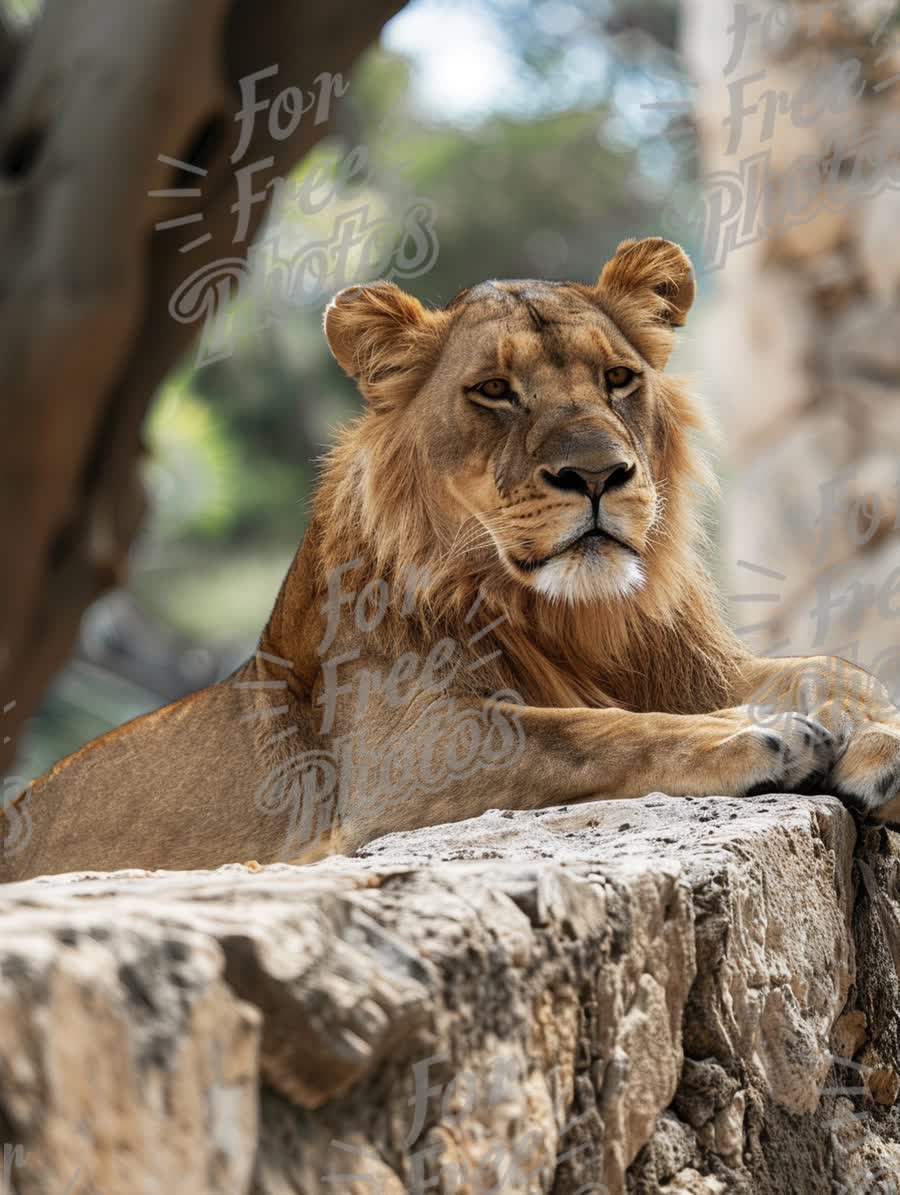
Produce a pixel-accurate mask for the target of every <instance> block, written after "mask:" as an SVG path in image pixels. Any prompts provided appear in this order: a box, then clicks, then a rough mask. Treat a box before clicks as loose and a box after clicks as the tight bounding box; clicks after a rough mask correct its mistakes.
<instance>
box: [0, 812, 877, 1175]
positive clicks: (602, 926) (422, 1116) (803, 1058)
mask: <svg viewBox="0 0 900 1195" xmlns="http://www.w3.org/2000/svg"><path fill="white" fill-rule="evenodd" d="M898 893H900V837H898V836H897V835H895V834H893V833H892V832H890V831H887V830H885V829H882V828H873V827H868V826H866V827H863V828H862V829H860V830H858V829H857V827H856V826H855V824H854V821H853V819H852V818H851V817H850V815H849V814H848V813H847V812H846V811H845V810H844V809H843V808H842V807H841V806H840V805H839V804H838V803H837V802H836V801H833V800H830V799H827V798H820V799H814V800H805V799H801V798H796V797H778V796H772V797H760V798H756V799H753V800H746V801H735V800H724V799H723V800H676V799H670V798H665V797H653V798H649V799H647V800H645V801H641V802H637V801H629V802H608V803H598V804H587V805H580V806H575V807H569V808H568V809H553V810H547V811H543V812H539V813H499V812H497V813H490V814H487V815H485V816H484V817H482V818H479V819H478V820H476V821H471V822H465V823H460V824H458V825H454V826H443V827H438V828H434V829H428V830H422V831H417V832H415V833H411V834H404V835H395V836H392V837H390V838H385V839H382V840H380V841H379V842H376V843H373V844H372V845H371V846H370V847H369V848H368V849H367V850H366V852H365V853H364V855H363V857H361V858H357V859H333V860H329V861H327V862H326V863H323V864H319V865H317V866H315V867H310V868H305V869H296V868H290V867H287V866H275V867H269V868H265V869H261V870H258V871H254V870H251V869H248V868H244V867H238V866H233V867H227V868H223V869H221V870H220V871H218V872H198V873H190V874H182V873H155V874H146V873H118V874H117V875H114V876H101V877H68V878H56V879H46V880H36V881H32V882H30V883H27V884H20V885H10V886H8V887H6V888H2V889H0V927H2V930H0V1138H2V1142H3V1144H4V1146H5V1153H4V1175H3V1180H2V1181H3V1183H4V1184H5V1186H2V1187H0V1190H3V1191H15V1192H17V1193H18V1195H56V1193H57V1192H60V1193H62V1192H68V1193H69V1195H86V1193H88V1192H96V1193H97V1195H120V1193H121V1195H126V1193H127V1195H135V1193H143V1192H148V1193H151V1192H152V1193H154V1195H155V1193H157V1192H165V1193H166V1195H170V1193H173V1192H185V1193H190V1195H204V1193H206V1192H209V1193H210V1195H211V1193H212V1192H215V1193H216V1195H230V1193H235V1195H237V1193H239V1192H241V1193H243V1192H247V1193H250V1195H290V1193H294V1192H303V1193H308V1192H320V1191H321V1192H345V1193H347V1195H357V1193H359V1195H361V1193H363V1192H370V1191H372V1192H383V1193H384V1195H393V1193H397V1195H402V1193H403V1192H410V1191H421V1192H428V1191H435V1192H439V1193H442V1195H450V1193H451V1192H453V1193H458V1195H463V1193H464V1192H465V1193H468V1195H486V1193H487V1192H500V1191H504V1192H509V1193H520V1195H526V1193H528V1195H531V1193H536V1192H553V1193H554V1195H576V1193H578V1195H615V1193H618V1192H624V1191H633V1192H646V1193H651V1192H663V1193H665V1195H688V1193H692V1195H693V1193H708V1195H717V1193H719V1192H732V1191H735V1192H748V1193H750V1192H752V1193H762V1195H765V1193H767V1192H773V1193H774V1192H778V1193H781V1192H784V1191H791V1192H793V1193H795V1195H804V1193H807V1192H809V1193H819V1192H822V1193H824V1192H828V1193H833V1192H847V1193H849V1192H854V1193H855V1192H876V1191H877V1192H885V1193H888V1192H897V1191H898V1190H900V1185H898V1178H897V1176H898V1175H900V1115H898V1111H897V1107H896V1104H895V1101H896V1100H897V1095H898V1090H900V999H898V967H900V904H898V901H897V894H898Z"/></svg>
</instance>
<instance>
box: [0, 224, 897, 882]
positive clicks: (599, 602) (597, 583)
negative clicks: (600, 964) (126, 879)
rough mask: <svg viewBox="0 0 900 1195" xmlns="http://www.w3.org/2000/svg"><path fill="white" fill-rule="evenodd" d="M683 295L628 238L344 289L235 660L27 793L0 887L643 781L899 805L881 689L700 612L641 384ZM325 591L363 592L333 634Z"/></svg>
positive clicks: (675, 395)
mask: <svg viewBox="0 0 900 1195" xmlns="http://www.w3.org/2000/svg"><path fill="white" fill-rule="evenodd" d="M693 297H694V279H693V273H692V270H691V266H690V263H689V261H688V259H687V257H686V256H685V254H684V253H683V251H682V250H681V249H680V248H678V246H676V245H673V244H671V243H670V242H668V241H663V240H661V239H659V238H650V239H649V240H645V241H639V242H633V241H629V242H625V243H624V244H623V245H622V246H620V248H619V250H618V252H617V254H616V255H615V257H614V258H613V259H612V260H611V261H610V262H609V263H607V265H606V266H605V267H604V269H603V271H602V273H601V275H600V279H599V281H598V283H597V285H596V286H595V287H588V286H584V285H581V284H574V283H573V284H566V285H560V284H549V283H541V282H533V281H523V282H506V283H485V284H482V285H481V286H479V287H476V288H474V289H472V290H469V291H466V292H463V293H462V294H461V295H459V296H457V297H456V299H454V300H453V301H452V302H451V303H450V304H449V305H448V306H447V307H446V308H443V309H439V310H427V309H425V308H424V307H423V306H422V305H421V304H420V303H419V302H418V301H417V300H416V299H414V298H412V297H411V296H409V295H405V294H404V293H403V292H402V291H400V290H399V289H398V288H397V287H395V286H391V285H389V284H374V285H371V286H361V287H352V288H349V289H348V290H346V291H344V292H342V293H341V294H340V295H339V296H337V298H336V299H335V301H334V302H333V303H332V304H331V305H330V307H329V309H328V312H327V313H326V322H325V331H326V336H327V337H328V340H329V344H330V346H331V349H332V351H333V353H334V355H335V357H336V359H337V360H338V362H339V363H340V364H341V366H342V367H343V368H344V369H345V370H346V372H347V373H348V374H349V375H350V376H351V377H353V378H354V380H355V381H356V382H357V384H358V386H359V389H360V392H361V393H362V395H363V397H364V398H365V399H366V402H367V411H366V414H365V415H363V416H362V418H360V419H359V420H358V421H356V422H355V423H354V424H353V425H351V426H350V427H348V428H347V429H346V430H345V431H344V433H343V434H342V436H341V437H340V440H339V443H338V445H337V447H336V448H335V449H334V450H333V452H332V453H331V454H330V456H329V458H328V460H327V462H326V464H325V466H324V470H323V476H322V480H321V483H320V485H319V488H318V491H317V494H316V498H315V504H314V511H313V517H312V520H311V523H310V527H309V529H308V532H307V534H306V537H305V539H304V542H303V544H302V545H301V547H300V549H299V551H298V553H297V556H296V558H295V560H294V562H293V564H292V566H291V568H290V570H289V572H288V575H287V577H286V578H285V581H284V583H283V585H282V587H281V590H280V593H279V595H278V598H277V601H276V603H275V607H274V609H273V612H272V615H271V617H270V619H269V622H268V624H267V626H266V628H265V629H264V631H263V633H262V635H261V637H260V642H259V650H258V652H257V653H256V654H255V655H254V657H253V658H252V659H251V660H249V661H248V662H247V663H246V664H245V665H244V666H243V667H242V668H241V669H239V670H238V671H237V672H236V673H235V674H234V676H232V677H230V678H228V680H227V681H225V682H222V683H221V684H219V685H215V686H212V687H211V688H209V689H207V690H203V691H202V692H200V693H198V694H194V695H193V696H192V697H189V698H187V699H186V700H184V701H182V702H178V703H176V704H175V705H173V706H170V707H167V708H166V709H164V710H161V711H159V712H157V713H156V714H152V715H149V716H148V717H146V718H141V719H137V720H136V721H134V722H132V723H129V724H128V725H127V726H125V727H123V728H120V729H119V730H118V731H114V732H113V733H112V734H110V735H107V736H104V737H103V738H101V739H99V740H97V741H96V742H95V743H92V744H89V745H88V746H87V747H85V748H84V749H83V750H82V751H80V752H78V753H76V754H75V755H74V756H72V757H70V759H68V760H64V761H63V762H62V763H61V764H59V765H57V767H56V768H54V769H53V771H52V772H50V773H49V775H48V776H47V777H45V778H44V779H43V780H41V781H38V782H37V783H36V784H35V785H34V786H33V787H32V788H31V789H30V790H29V791H28V792H27V793H26V794H24V795H23V797H22V798H20V800H19V801H18V802H17V803H16V804H15V805H14V807H13V809H12V810H11V811H10V812H9V813H8V815H7V818H6V820H5V825H4V838H3V843H4V849H3V855H2V858H0V879H3V880H12V879H22V878H25V877H28V876H32V875H35V874H39V873H42V872H57V871H71V870H83V869H104V870H111V869H115V868H122V867H145V868H154V867H167V868H194V867H209V866H216V865H219V864H221V863H225V862H230V861H240V860H246V859H251V858H252V859H256V860H258V861H260V862H268V861H271V860H275V859H289V860H301V861H308V860H310V859H314V858H318V857H321V856H322V855H324V854H327V853H329V852H331V851H335V850H343V851H352V850H355V849H357V848H358V847H359V846H361V845H362V844H364V843H366V842H368V841H370V840H371V839H372V838H374V837H377V836H378V835H380V834H384V833H387V832H390V831H394V830H403V829H410V828H413V827H416V826H421V825H427V824H436V823H440V822H446V821H452V820H458V819H461V818H465V817H472V816H477V815H478V814H480V813H483V812H484V811H485V810H487V809H490V808H493V807H501V808H538V807H541V806H545V805H550V804H555V803H560V802H565V801H580V800H588V799H598V798H606V799H612V798H620V797H640V796H642V795H645V794H646V793H648V792H652V791H664V792H668V793H670V794H673V795H683V794H691V793H695V794H698V795H731V796H740V795H743V794H746V793H748V792H753V791H758V790H760V789H764V790H767V791H769V790H771V791H781V792H806V791H829V792H836V793H839V794H840V795H842V796H844V797H845V798H846V799H848V800H849V801H850V802H851V803H853V804H855V805H856V806H857V807H859V808H860V809H863V810H865V811H866V812H876V811H877V812H878V814H879V816H883V817H890V816H892V815H894V814H895V813H896V812H898V808H900V802H898V801H897V794H898V792H900V722H898V714H897V711H896V709H895V708H894V706H893V705H892V704H891V702H890V700H889V698H888V695H887V694H886V693H885V691H884V690H883V688H882V687H881V686H880V685H878V684H877V682H876V681H874V680H873V679H872V678H870V677H868V676H867V675H866V674H865V673H863V672H861V670H859V669H855V668H853V667H852V666H851V665H849V664H845V663H844V662H842V661H834V660H828V659H823V658H817V659H814V660H766V659H760V658H757V657H754V656H752V655H751V654H750V653H749V652H748V651H747V649H746V648H745V647H744V646H743V645H742V644H741V643H740V642H739V641H738V640H737V639H736V637H735V636H734V635H733V633H732V632H731V631H730V630H729V628H728V626H727V624H726V622H725V620H724V618H723V615H722V612H721V609H720V604H719V598H718V595H717V594H716V592H715V588H714V586H713V584H712V582H711V580H710V578H709V575H708V573H707V571H706V569H705V566H704V563H703V559H704V556H705V554H706V552H707V550H708V544H707V542H706V537H705V532H704V519H703V512H704V501H705V498H704V495H705V494H708V492H709V490H710V489H711V488H712V487H713V485H714V482H713V479H712V474H711V471H710V469H709V466H708V464H707V463H706V462H705V460H704V459H703V457H702V455H701V453H700V452H699V450H698V448H697V444H696V438H697V434H698V433H699V432H700V431H701V430H702V427H703V420H702V416H701V414H700V411H699V409H698V407H697V406H696V404H695V402H694V401H693V399H692V398H691V397H690V395H689V394H688V392H687V390H686V388H685V387H684V386H683V385H682V384H680V383H679V382H678V381H677V380H674V379H672V378H670V377H668V376H667V375H666V374H665V373H664V370H665V367H666V364H667V361H668V358H669V355H670V353H671V350H672V347H673V344H674V336H675V329H676V328H677V327H680V326H681V325H682V324H683V323H684V321H685V319H686V316H687V313H688V310H689V308H690V306H691V303H692V301H693ZM623 379H624V380H623ZM486 381H491V382H492V383H493V384H492V385H491V386H490V387H488V388H487V389H485V386H484V383H485V382H486ZM504 387H505V389H504ZM497 395H500V396H501V397H499V398H497V397H496V396H497ZM336 576H338V577H340V578H343V580H342V582H341V587H340V588H341V589H344V587H346V589H347V590H348V591H349V592H350V593H352V594H353V595H354V596H355V595H359V594H361V593H363V592H369V594H370V601H369V603H368V605H367V604H366V603H365V602H363V603H362V605H361V606H360V605H355V604H354V602H353V601H347V602H345V603H343V604H342V603H339V604H338V607H337V609H338V610H339V612H340V617H339V618H337V619H335V618H334V614H335V606H334V600H333V599H334V594H335V592H336V587H335V577H336ZM366 587H368V590H367V589H366ZM379 595H381V597H384V595H387V597H386V599H385V600H384V602H383V608H381V609H378V610H376V613H377V617H370V615H371V608H372V605H373V603H374V605H375V606H376V607H377V605H378V602H379V600H380V597H379ZM401 595H402V597H403V600H401ZM548 595H549V596H548ZM442 645H443V646H442ZM448 645H449V646H448ZM442 652H443V653H444V656H442V655H441V653H442ZM445 657H446V658H445ZM444 658H445V663H446V667H447V675H446V677H444V678H443V679H442V680H441V682H440V683H429V681H428V679H427V678H430V679H431V680H433V677H432V676H431V674H430V673H429V668H430V667H431V663H430V662H431V661H432V660H433V659H435V660H439V659H444ZM448 661H449V662H448ZM451 663H452V668H451V667H450V664H451ZM441 666H442V667H443V666H444V665H441ZM339 669H340V674H341V684H340V685H338V684H337V680H336V677H337V675H338V670H339ZM329 678H330V679H329ZM401 680H402V681H403V684H405V685H406V689H405V690H403V691H404V692H405V694H406V696H405V697H404V699H403V700H402V701H401V700H398V699H397V694H398V693H400V692H401V690H402V689H403V685H401V683H400V681H401ZM392 686H393V687H392ZM332 698H333V700H332ZM751 703H764V704H765V706H766V711H765V712H760V711H759V710H757V711H755V712H754V710H753V709H751V708H748V707H749V706H750V705H751ZM457 734H459V735H461V738H460V740H459V741H460V743H462V744H463V747H459V748H458V746H457V740H456V738H454V737H453V736H454V735H457ZM473 734H474V735H475V736H478V735H483V736H484V741H483V742H478V743H477V744H476V745H477V747H478V752H477V753H476V754H475V755H473V756H472V759H473V760H474V764H473V765H472V766H471V767H469V768H468V770H465V769H463V770H460V769H459V768H458V767H456V765H457V764H458V763H459V758H458V750H463V749H464V747H465V742H466V735H468V736H469V740H468V741H469V743H470V745H471V741H472V735H473ZM488 744H491V747H490V750H489V749H488ZM498 744H499V745H501V746H502V747H503V750H504V751H506V752H507V754H506V755H505V756H502V753H501V756H502V757H501V756H498V755H497V753H496V751H495V750H494V748H495V747H496V746H497V745H498ZM416 751H418V752H419V753H420V755H421V758H419V757H417V756H416V754H415V752H416ZM492 751H493V752H494V753H493V754H492V753H491V752H492ZM437 760H440V761H442V762H443V764H444V773H443V774H442V773H440V769H439V766H438V764H437V763H436V762H435V761H437ZM426 764H427V766H426ZM451 764H453V766H451ZM476 765H477V766H476ZM454 768H456V770H454ZM417 769H418V770H417ZM422 777H425V778H426V779H425V780H423V779H422ZM395 780H396V783H394V781H395Z"/></svg>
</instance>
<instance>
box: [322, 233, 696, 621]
mask: <svg viewBox="0 0 900 1195" xmlns="http://www.w3.org/2000/svg"><path fill="white" fill-rule="evenodd" d="M693 298H694V276H693V270H692V268H691V264H690V261H689V260H688V258H687V256H686V255H685V253H684V252H683V251H682V250H681V249H680V248H679V247H678V246H677V245H674V244H672V243H671V242H669V241H665V240H661V239H658V238H652V239H648V240H643V241H626V242H625V243H623V244H622V245H620V246H619V249H618V251H617V253H616V255H615V257H614V258H613V259H612V260H611V261H610V262H609V263H608V264H607V265H606V266H605V268H604V269H603V271H602V273H601V274H600V278H599V280H598V282H597V284H596V286H585V285H581V284H576V283H550V282H536V281H519V282H485V283H482V284H481V285H480V286H476V287H474V288H472V289H470V290H466V291H463V292H462V293H461V294H459V295H457V296H456V298H455V299H453V301H452V302H451V303H450V304H449V305H448V306H447V307H446V308H443V309H440V310H427V309H426V308H425V307H423V306H422V304H420V303H419V302H418V301H417V300H416V299H414V298H411V297H410V296H409V295H407V294H404V293H403V291H401V290H399V289H398V288H397V287H396V286H394V285H392V284H385V283H380V284H373V285H370V286H358V287H350V288H348V289H347V290H344V291H342V292H341V293H340V294H339V295H338V296H337V297H336V298H335V300H334V301H333V302H332V303H331V305H330V306H329V308H328V310H327V312H326V316H325V332H326V336H327V338H328V342H329V344H330V346H331V349H332V352H333V353H334V355H335V357H336V359H337V361H338V362H339V364H340V365H341V366H342V367H343V369H344V370H345V371H346V372H347V373H348V374H349V375H350V376H351V377H352V378H353V379H354V380H355V381H356V382H357V384H358V386H359V388H360V390H361V392H362V394H363V396H364V397H365V398H366V399H367V401H368V403H369V408H370V413H369V415H368V416H367V418H366V419H365V420H364V421H363V425H362V426H361V427H357V428H356V429H355V430H354V433H353V440H352V442H353V447H354V450H355V451H356V452H357V459H356V462H355V466H354V467H353V468H352V469H351V470H350V472H352V474H353V477H354V487H355V489H356V491H357V493H364V494H365V503H364V510H365V512H368V514H369V515H371V514H372V512H379V515H378V519H379V521H378V522H377V523H373V525H372V527H371V531H372V534H373V535H375V536H377V537H378V538H379V540H381V541H388V540H391V539H393V538H394V536H397V535H399V536H401V537H402V544H403V551H404V556H405V559H407V560H409V559H410V557H411V556H418V561H417V562H418V563H419V564H422V565H426V566H428V565H431V564H433V562H434V557H435V555H436V549H437V551H438V552H439V553H442V554H448V555H449V556H450V557H451V558H454V559H456V560H457V561H458V562H459V563H460V565H461V566H462V567H463V568H464V569H465V570H468V571H469V572H471V573H478V574H479V576H480V579H481V581H482V582H483V583H486V584H489V585H490V584H491V583H492V582H493V584H494V587H495V588H497V587H501V586H503V585H506V586H509V585H512V586H517V587H521V588H524V589H528V590H531V591H532V592H533V593H534V594H536V595H540V596H541V597H543V598H544V599H547V600H549V601H550V602H554V603H567V604H578V603H585V602H593V601H597V600H601V601H611V600H616V599H620V598H622V597H628V596H631V595H635V594H636V593H639V592H640V591H641V590H642V589H644V588H645V587H646V585H647V580H648V574H649V573H650V571H651V569H652V566H653V563H654V556H657V557H659V555H660V545H661V544H663V543H664V542H665V541H666V540H671V538H672V536H673V534H674V535H676V536H678V535H680V534H682V533H685V532H686V528H685V527H684V526H679V523H683V522H684V513H683V511H682V510H681V504H680V501H679V499H680V497H681V492H682V489H683V487H684V485H685V483H686V482H687V480H688V478H689V475H690V474H692V473H695V472H696V461H695V459H694V457H693V454H692V453H691V451H690V449H689V447H688V442H687V439H686V433H687V431H688V429H690V428H693V427H696V426H698V423H699V419H698V415H697V412H696V410H695V408H694V407H693V405H692V404H691V403H690V402H689V400H688V399H687V397H686V396H685V394H684V393H683V392H682V390H681V389H680V388H679V387H677V386H675V385H673V384H672V383H671V382H670V381H669V379H668V378H667V377H666V376H665V375H664V373H663V370H664V367H665V365H666V363H667V360H668V358H669V355H670V353H671V350H672V348H673V344H674V331H673V330H674V328H676V327H678V326H680V325H681V324H683V323H684V320H685V317H686V315H687V312H688V310H689V308H690V306H691V303H692V302H693ZM348 464H349V462H348ZM345 498H346V500H347V501H348V502H350V503H351V504H353V502H352V495H351V494H350V493H347V494H345ZM360 517H361V518H363V519H365V518H366V514H365V513H362V514H361V516H360ZM388 523H389V525H386V524H388ZM682 547H683V545H682ZM423 556H424V557H425V558H424V559H423V558H422V557H423Z"/></svg>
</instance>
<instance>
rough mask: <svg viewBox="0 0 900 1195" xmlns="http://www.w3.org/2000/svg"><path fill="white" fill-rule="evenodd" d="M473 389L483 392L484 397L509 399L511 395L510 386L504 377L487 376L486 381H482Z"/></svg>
mask: <svg viewBox="0 0 900 1195" xmlns="http://www.w3.org/2000/svg"><path fill="white" fill-rule="evenodd" d="M475 389H476V390H477V391H478V393H479V394H483V395H484V397H485V398H495V399H500V398H506V399H510V398H512V396H513V392H512V387H511V386H510V384H509V382H507V380H506V378H489V379H488V380H487V381H486V382H482V383H481V385H480V386H476V387H475Z"/></svg>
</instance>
